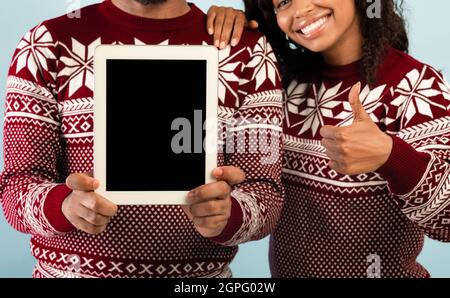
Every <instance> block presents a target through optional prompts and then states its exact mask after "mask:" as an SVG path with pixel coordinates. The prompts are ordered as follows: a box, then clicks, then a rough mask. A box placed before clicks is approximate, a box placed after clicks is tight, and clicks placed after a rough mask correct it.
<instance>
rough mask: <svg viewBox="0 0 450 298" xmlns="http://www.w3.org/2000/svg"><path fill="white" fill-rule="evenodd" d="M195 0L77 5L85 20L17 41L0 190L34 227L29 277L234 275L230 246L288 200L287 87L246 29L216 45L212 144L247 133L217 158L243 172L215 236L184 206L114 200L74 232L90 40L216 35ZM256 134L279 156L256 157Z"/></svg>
mask: <svg viewBox="0 0 450 298" xmlns="http://www.w3.org/2000/svg"><path fill="white" fill-rule="evenodd" d="M190 6H191V10H190V12H189V13H187V14H186V15H184V16H181V17H178V18H174V19H169V20H152V19H145V18H140V17H136V16H133V15H129V14H127V13H125V12H123V11H121V10H119V9H118V8H117V7H115V6H114V5H113V4H112V3H111V2H110V1H104V2H102V3H99V4H96V5H91V6H88V7H85V8H82V9H81V10H80V13H79V15H80V16H81V18H70V17H69V16H61V17H59V18H55V19H52V20H48V21H45V22H43V23H42V24H40V25H39V26H37V27H35V28H33V29H32V30H31V31H29V32H28V33H27V34H26V35H25V36H24V37H23V39H22V40H21V41H20V43H19V45H18V47H17V50H16V51H15V53H14V57H13V59H12V63H11V66H10V70H9V76H8V81H7V95H6V112H5V123H4V160H5V168H4V170H3V172H2V174H1V188H0V193H1V203H2V207H3V211H4V214H5V217H6V219H7V221H8V222H9V223H10V224H11V225H12V226H13V227H14V228H15V229H17V230H18V231H21V232H24V233H29V234H31V235H32V240H31V253H32V254H33V255H34V256H35V257H36V259H37V260H38V264H37V266H36V268H35V271H34V273H33V276H35V277H208V276H230V271H229V269H228V265H229V263H230V262H231V261H232V259H233V257H234V256H235V254H236V252H237V245H238V244H240V243H243V242H246V241H251V240H255V239H261V238H263V237H265V236H267V235H268V234H269V233H271V232H272V231H273V229H274V227H275V224H276V222H277V220H278V218H279V214H280V212H281V207H282V201H283V188H282V185H281V157H282V151H281V147H282V141H281V138H282V137H281V130H282V128H281V126H282V90H281V85H280V75H279V72H278V66H277V63H276V59H275V55H274V53H273V52H272V49H271V47H270V45H269V44H268V43H267V41H266V39H265V37H263V36H262V35H260V34H258V33H251V32H246V33H245V34H244V37H243V42H241V44H240V45H239V46H237V47H234V48H230V47H228V48H226V49H224V50H222V51H220V52H219V61H220V62H219V65H220V66H219V99H218V101H219V115H218V116H219V129H220V138H219V143H220V145H222V146H225V143H229V142H233V140H235V139H238V136H239V137H240V140H241V141H242V140H244V142H241V143H239V144H235V145H236V151H234V152H230V153H229V152H227V151H226V150H221V151H222V152H224V153H222V154H219V164H220V165H234V166H237V167H240V168H242V169H243V170H244V172H245V173H246V176H247V180H246V181H245V182H244V183H242V184H240V185H238V186H236V187H235V189H234V190H233V192H232V204H233V206H232V215H231V218H230V220H229V222H228V225H227V226H226V228H225V230H224V231H223V233H222V234H221V235H219V236H218V237H215V238H213V239H205V238H203V237H202V236H201V235H200V234H198V233H197V232H196V230H195V228H194V226H193V224H192V222H191V221H190V220H189V219H188V218H187V216H186V215H185V214H184V212H183V211H182V209H181V207H179V206H120V207H119V211H118V214H117V215H116V216H115V217H114V218H113V219H112V221H111V222H110V224H109V226H108V228H107V230H106V231H105V232H104V233H102V234H100V235H88V234H86V233H83V232H81V231H77V230H75V228H74V227H73V226H72V225H71V224H70V223H69V222H68V221H67V220H66V218H65V217H64V215H63V214H62V212H61V205H62V202H63V200H64V198H65V197H67V195H68V194H69V193H70V189H68V188H67V187H66V185H65V183H64V182H65V179H66V178H67V177H68V176H69V175H70V174H71V173H76V172H79V173H86V172H92V171H93V125H94V123H93V104H94V102H93V89H94V69H93V59H94V52H95V48H96V47H97V46H98V45H101V44H117V45H120V44H135V45H143V44H152V45H155V44H159V45H169V44H170V45H172V44H192V45H211V44H212V43H213V41H212V37H211V36H209V35H208V34H207V33H206V29H205V24H206V16H205V14H204V13H203V12H201V11H200V10H199V9H198V8H197V7H196V6H195V5H193V4H191V5H190ZM173 83H174V88H176V81H174V82H173ZM124 104H137V105H138V103H132V101H126V102H124ZM137 108H138V106H137ZM154 113H155V114H154V117H157V113H158V111H155V112H154ZM255 119H256V121H257V122H254V121H253V122H252V120H255ZM231 124H232V125H231ZM230 127H231V129H229V128H230ZM258 133H259V134H264V135H266V136H270V137H269V139H270V140H272V142H271V143H270V150H271V152H272V153H273V152H276V153H278V156H279V157H280V158H278V159H273V160H271V162H262V160H266V161H267V156H268V155H269V154H270V153H271V152H269V153H268V152H261V151H258V150H256V151H255V150H253V151H252V150H248V149H249V147H252V146H254V144H253V143H251V142H250V140H251V138H250V136H251V135H254V134H258ZM242 136H244V138H242ZM239 146H241V147H242V146H245V148H240V147H239ZM241 149H243V150H241Z"/></svg>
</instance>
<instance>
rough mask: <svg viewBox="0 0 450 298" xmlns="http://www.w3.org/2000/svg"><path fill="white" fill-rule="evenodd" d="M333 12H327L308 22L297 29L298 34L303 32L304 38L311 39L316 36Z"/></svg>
mask: <svg viewBox="0 0 450 298" xmlns="http://www.w3.org/2000/svg"><path fill="white" fill-rule="evenodd" d="M330 16H331V14H327V15H325V16H323V17H321V18H318V19H316V20H313V21H312V22H306V23H305V24H303V25H302V26H301V27H300V28H298V29H297V30H295V32H296V33H297V34H301V36H302V37H303V38H306V39H311V38H313V37H315V36H316V35H317V34H318V33H320V31H322V29H323V28H324V27H325V25H326V23H327V21H328V19H329V18H330Z"/></svg>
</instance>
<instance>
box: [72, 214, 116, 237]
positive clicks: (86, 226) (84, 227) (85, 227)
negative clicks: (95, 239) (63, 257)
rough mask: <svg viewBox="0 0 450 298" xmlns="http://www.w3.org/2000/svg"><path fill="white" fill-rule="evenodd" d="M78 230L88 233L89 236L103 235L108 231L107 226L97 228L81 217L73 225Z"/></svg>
mask: <svg viewBox="0 0 450 298" xmlns="http://www.w3.org/2000/svg"><path fill="white" fill-rule="evenodd" d="M72 224H73V225H74V226H75V227H76V228H77V229H78V230H81V231H83V232H86V233H88V234H93V235H97V234H101V233H103V232H104V231H105V230H106V227H107V225H104V226H95V225H93V224H91V223H89V222H88V221H86V220H85V219H83V218H81V217H79V218H77V219H76V220H74V222H73V223H72Z"/></svg>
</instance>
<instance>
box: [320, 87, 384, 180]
mask: <svg viewBox="0 0 450 298" xmlns="http://www.w3.org/2000/svg"><path fill="white" fill-rule="evenodd" d="M360 90H361V84H360V83H358V84H357V85H355V86H353V88H352V90H351V91H350V95H349V101H350V105H351V106H352V110H353V115H354V120H353V123H352V125H350V126H347V127H334V126H324V127H322V129H321V130H320V134H321V136H322V137H323V139H322V145H323V146H324V147H325V149H326V150H327V151H326V154H327V156H328V157H329V158H330V163H329V166H330V168H332V169H333V170H335V171H337V172H339V173H341V174H345V175H358V174H362V173H370V172H374V171H376V170H378V169H379V168H380V167H381V166H383V165H384V164H385V163H386V161H387V160H388V159H389V156H390V155H391V151H392V138H391V137H390V136H389V135H387V134H386V133H384V132H383V131H381V130H380V129H379V127H378V126H377V125H376V124H375V123H374V122H373V121H372V119H371V118H370V116H369V114H367V112H366V111H365V110H364V106H363V105H362V104H361V102H360V100H359V92H360Z"/></svg>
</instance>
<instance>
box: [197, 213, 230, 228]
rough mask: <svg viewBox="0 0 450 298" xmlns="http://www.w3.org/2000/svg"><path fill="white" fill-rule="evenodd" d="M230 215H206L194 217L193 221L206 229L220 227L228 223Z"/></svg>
mask: <svg viewBox="0 0 450 298" xmlns="http://www.w3.org/2000/svg"><path fill="white" fill-rule="evenodd" d="M227 220H228V217H226V216H224V215H218V216H206V217H194V219H193V222H194V225H195V226H196V227H199V228H205V229H218V228H219V227H221V226H223V225H226V223H227Z"/></svg>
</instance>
